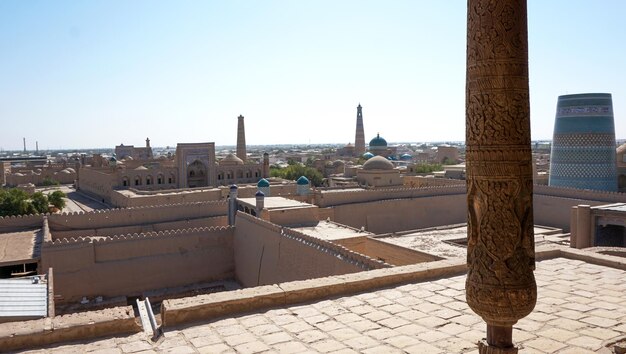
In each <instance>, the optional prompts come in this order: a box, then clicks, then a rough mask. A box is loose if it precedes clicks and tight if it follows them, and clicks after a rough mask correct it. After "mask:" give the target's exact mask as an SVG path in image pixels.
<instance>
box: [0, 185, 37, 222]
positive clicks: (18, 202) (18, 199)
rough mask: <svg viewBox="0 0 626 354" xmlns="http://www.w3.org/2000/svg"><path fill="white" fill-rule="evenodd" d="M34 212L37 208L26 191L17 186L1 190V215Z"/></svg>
mask: <svg viewBox="0 0 626 354" xmlns="http://www.w3.org/2000/svg"><path fill="white" fill-rule="evenodd" d="M33 213H35V208H34V207H33V205H32V203H31V202H30V201H29V198H28V194H27V193H26V192H24V191H23V190H21V189H17V188H11V189H8V190H7V189H2V190H0V216H9V215H25V214H33Z"/></svg>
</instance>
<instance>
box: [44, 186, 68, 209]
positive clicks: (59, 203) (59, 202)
mask: <svg viewBox="0 0 626 354" xmlns="http://www.w3.org/2000/svg"><path fill="white" fill-rule="evenodd" d="M63 198H65V193H63V192H61V191H54V192H52V193H50V195H49V196H48V200H49V201H50V204H52V205H54V207H55V208H57V209H59V210H61V209H63V208H65V200H64V199H63Z"/></svg>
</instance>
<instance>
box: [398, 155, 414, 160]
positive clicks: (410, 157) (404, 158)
mask: <svg viewBox="0 0 626 354" xmlns="http://www.w3.org/2000/svg"><path fill="white" fill-rule="evenodd" d="M412 158H413V156H411V155H409V154H402V156H400V159H402V160H410V159H412Z"/></svg>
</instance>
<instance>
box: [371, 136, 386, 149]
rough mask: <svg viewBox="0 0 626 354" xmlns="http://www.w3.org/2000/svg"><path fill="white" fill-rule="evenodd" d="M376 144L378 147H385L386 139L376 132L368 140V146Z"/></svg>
mask: <svg viewBox="0 0 626 354" xmlns="http://www.w3.org/2000/svg"><path fill="white" fill-rule="evenodd" d="M372 146H378V147H387V140H385V139H383V138H381V137H380V134H376V137H375V138H374V139H372V140H370V147H372Z"/></svg>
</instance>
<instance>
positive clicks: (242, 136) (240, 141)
mask: <svg viewBox="0 0 626 354" xmlns="http://www.w3.org/2000/svg"><path fill="white" fill-rule="evenodd" d="M237 119H238V122H237V157H238V158H240V159H242V160H243V161H246V130H245V129H244V127H243V116H242V115H239V117H237Z"/></svg>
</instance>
